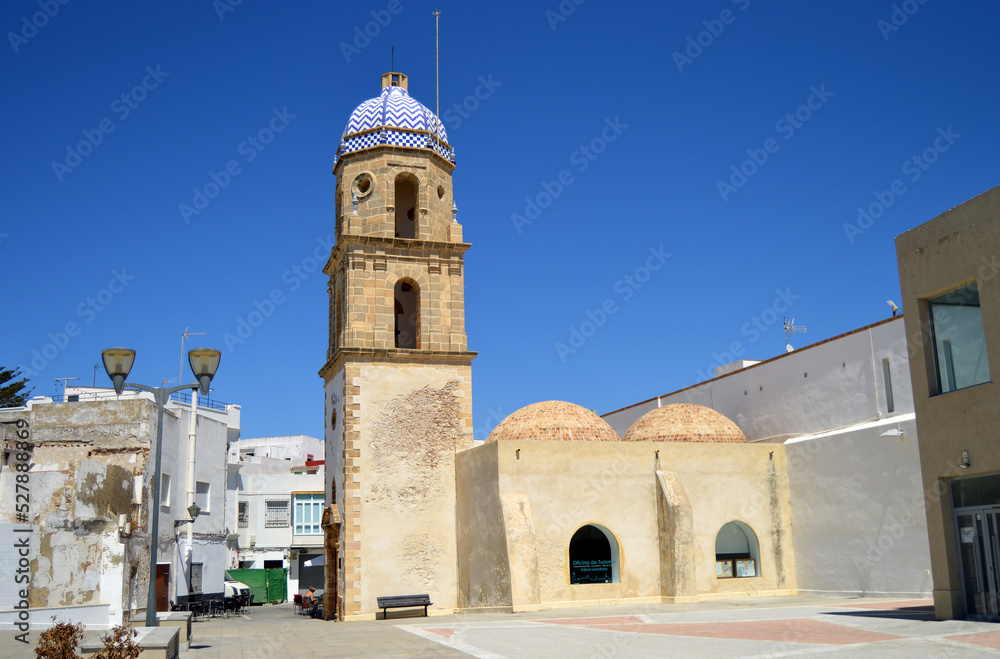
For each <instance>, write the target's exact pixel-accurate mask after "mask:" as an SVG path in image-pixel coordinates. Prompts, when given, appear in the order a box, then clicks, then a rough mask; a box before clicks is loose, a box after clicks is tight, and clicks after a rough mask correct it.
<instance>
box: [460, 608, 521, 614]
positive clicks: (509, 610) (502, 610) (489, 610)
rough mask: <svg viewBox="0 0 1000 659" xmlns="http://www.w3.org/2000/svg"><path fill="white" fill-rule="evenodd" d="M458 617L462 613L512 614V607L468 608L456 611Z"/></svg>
mask: <svg viewBox="0 0 1000 659" xmlns="http://www.w3.org/2000/svg"><path fill="white" fill-rule="evenodd" d="M458 613H459V615H461V614H464V613H469V614H476V613H514V607H512V606H468V607H465V608H464V609H459V610H458Z"/></svg>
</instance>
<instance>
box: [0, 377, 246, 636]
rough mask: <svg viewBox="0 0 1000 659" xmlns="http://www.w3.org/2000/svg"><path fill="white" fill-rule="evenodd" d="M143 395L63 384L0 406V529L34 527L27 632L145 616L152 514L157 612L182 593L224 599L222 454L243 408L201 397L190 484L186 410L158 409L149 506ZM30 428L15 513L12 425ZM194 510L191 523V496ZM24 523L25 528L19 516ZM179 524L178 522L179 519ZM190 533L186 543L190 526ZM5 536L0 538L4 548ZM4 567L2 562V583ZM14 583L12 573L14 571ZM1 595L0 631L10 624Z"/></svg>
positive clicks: (146, 400)
mask: <svg viewBox="0 0 1000 659" xmlns="http://www.w3.org/2000/svg"><path fill="white" fill-rule="evenodd" d="M151 397H152V396H151V394H148V393H145V392H134V391H126V392H124V393H123V394H122V395H121V396H116V395H115V393H114V391H113V390H111V389H103V388H94V387H67V388H66V391H65V394H64V397H63V400H62V401H53V400H52V398H48V397H36V398H35V399H33V400H31V401H29V403H28V404H27V405H26V406H25V407H21V408H12V409H4V410H0V421H2V422H5V423H4V425H3V426H2V428H3V433H4V434H3V443H4V455H3V463H2V465H0V533H6V534H8V535H9V534H10V533H14V532H15V531H16V529H17V528H23V527H25V525H26V527H27V528H29V529H30V544H31V551H30V556H31V557H32V559H33V560H32V564H31V575H30V576H31V584H30V585H31V588H30V593H31V598H30V604H31V609H32V621H31V625H32V627H33V628H35V627H43V628H44V627H47V626H49V625H50V624H51V621H52V616H56V617H57V618H58V619H59V620H61V621H62V620H68V621H72V622H82V623H84V624H86V625H87V626H88V627H89V628H96V629H102V628H105V629H106V628H110V627H111V626H114V625H116V624H120V623H121V622H122V621H123V620H126V619H127V618H128V617H129V616H130V615H135V614H138V613H144V612H145V609H146V601H147V592H148V586H149V581H150V569H149V546H150V543H149V527H148V520H149V511H150V510H151V509H152V510H156V511H158V514H159V515H160V518H159V538H158V547H157V569H156V575H155V577H154V578H156V579H157V583H158V586H157V591H158V600H157V609H158V610H167V609H168V608H169V606H170V604H171V602H174V603H178V602H183V601H184V600H185V599H187V598H188V596H189V594H190V593H192V592H194V593H200V594H206V595H211V594H218V595H219V596H222V594H223V592H224V585H223V581H224V578H225V569H226V567H227V566H228V551H227V542H229V541H232V542H235V536H233V537H232V538H230V532H229V529H230V528H234V527H235V525H236V509H235V503H234V505H233V506H232V513H231V515H228V514H227V506H226V482H227V478H226V473H227V460H226V455H227V452H226V448H227V444H228V443H229V441H230V439H238V438H239V432H240V427H239V425H240V406H238V405H226V404H222V403H216V402H211V401H205V400H202V401H200V402H199V406H198V412H197V417H196V418H197V424H196V443H195V460H194V472H193V478H192V479H191V482H190V483H188V477H187V475H188V442H189V430H190V428H191V424H190V414H191V412H190V403H185V402H182V401H176V400H174V401H171V402H169V403H168V404H167V406H166V408H165V410H164V424H163V448H164V451H163V461H162V474H163V476H162V481H161V491H160V500H159V501H158V502H154V501H153V500H152V492H153V487H152V477H153V464H154V463H153V461H152V460H151V458H152V457H154V456H155V454H153V453H152V451H151V447H152V445H153V443H154V441H155V437H156V418H157V414H156V406H155V404H154V403H153V402H152V400H151ZM18 420H21V422H22V423H23V424H26V428H27V430H29V439H28V440H27V441H28V442H29V443H30V447H31V448H30V454H31V462H32V463H33V466H32V467H31V469H30V470H28V472H27V473H28V474H29V482H30V484H31V489H32V497H31V503H30V506H29V509H28V511H27V513H26V517H20V514H21V511H19V510H17V507H16V504H15V494H16V485H17V482H16V481H17V475H18V474H19V473H23V472H20V471H19V470H18V467H17V463H18V460H19V456H20V454H21V453H23V452H22V451H18V450H17V447H18V444H17V441H18V437H17V435H16V434H15V432H14V431H15V430H16V429H17V428H18V426H17V421H18ZM189 489H190V490H191V491H192V493H193V495H194V499H195V503H196V504H197V505H198V506H199V507H200V508H201V514H199V516H198V517H197V518H196V519H195V521H194V524H193V527H191V524H190V522H188V521H187V520H188V518H189V515H188V512H187V508H188V500H187V498H188V490H189ZM25 520H26V521H25ZM175 522H180V523H179V524H175ZM189 527H191V530H192V533H191V535H190V542H189V541H188V533H187V531H188V528H189ZM6 539H7V538H6V536H5V537H3V538H2V540H3V541H4V542H6ZM8 568H9V563H7V562H6V561H3V560H0V577H2V578H7V575H6V574H3V572H4V571H5V570H6V569H8ZM11 582H13V575H12V576H11ZM11 606H12V604H11V602H9V601H7V600H0V628H10V627H11V626H12V623H13V621H14V619H15V613H16V612H15V611H13V609H12V608H11Z"/></svg>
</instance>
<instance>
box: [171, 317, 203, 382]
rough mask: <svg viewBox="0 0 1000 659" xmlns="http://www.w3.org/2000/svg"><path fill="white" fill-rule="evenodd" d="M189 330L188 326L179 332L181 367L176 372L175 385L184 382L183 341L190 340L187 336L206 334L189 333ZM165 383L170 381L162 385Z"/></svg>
mask: <svg viewBox="0 0 1000 659" xmlns="http://www.w3.org/2000/svg"><path fill="white" fill-rule="evenodd" d="M189 329H191V326H190V325H189V326H187V327H185V328H184V331H183V332H181V367H180V369H179V370H178V371H177V383H178V384H180V383H181V382H183V381H184V341H185V340H190V339H188V337H189V336H205V334H206V333H205V332H189V331H188V330H189ZM172 379H173V378H171V380H172ZM167 382H170V380H167V381H166V382H164V384H166V383H167Z"/></svg>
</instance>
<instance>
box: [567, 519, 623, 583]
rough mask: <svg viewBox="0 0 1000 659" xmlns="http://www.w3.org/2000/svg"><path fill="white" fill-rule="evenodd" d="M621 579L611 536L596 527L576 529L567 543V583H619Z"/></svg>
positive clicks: (600, 527)
mask: <svg viewBox="0 0 1000 659" xmlns="http://www.w3.org/2000/svg"><path fill="white" fill-rule="evenodd" d="M620 579H621V578H620V566H619V560H618V540H617V539H616V538H615V536H614V534H612V533H611V531H609V530H607V529H606V528H604V527H603V526H599V525H597V524H587V525H586V526H581V527H580V528H579V529H577V531H576V533H574V534H573V537H572V538H571V539H570V541H569V582H570V583H571V584H591V583H618V582H619V581H620Z"/></svg>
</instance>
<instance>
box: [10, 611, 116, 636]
mask: <svg viewBox="0 0 1000 659" xmlns="http://www.w3.org/2000/svg"><path fill="white" fill-rule="evenodd" d="M21 613H22V611H17V610H14V609H0V631H5V630H11V629H18V627H17V626H16V625H17V623H19V622H23V621H22V620H21V618H20V614H21ZM119 615H120V614H119ZM53 616H55V619H56V622H55V623H53V622H52V618H53ZM28 622H29V623H30V625H31V629H32V630H36V629H38V630H45V629H50V628H52V627H53V626H54V625H55V624H56V623H60V622H70V623H74V624H76V623H78V622H79V623H81V624H83V626H84V627H86V628H87V629H111V628H112V627H114V626H115V625H117V624H119V623H120V622H121V618H117V616H116V617H115V618H112V616H111V605H110V604H80V605H77V606H49V607H43V608H37V609H28Z"/></svg>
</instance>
